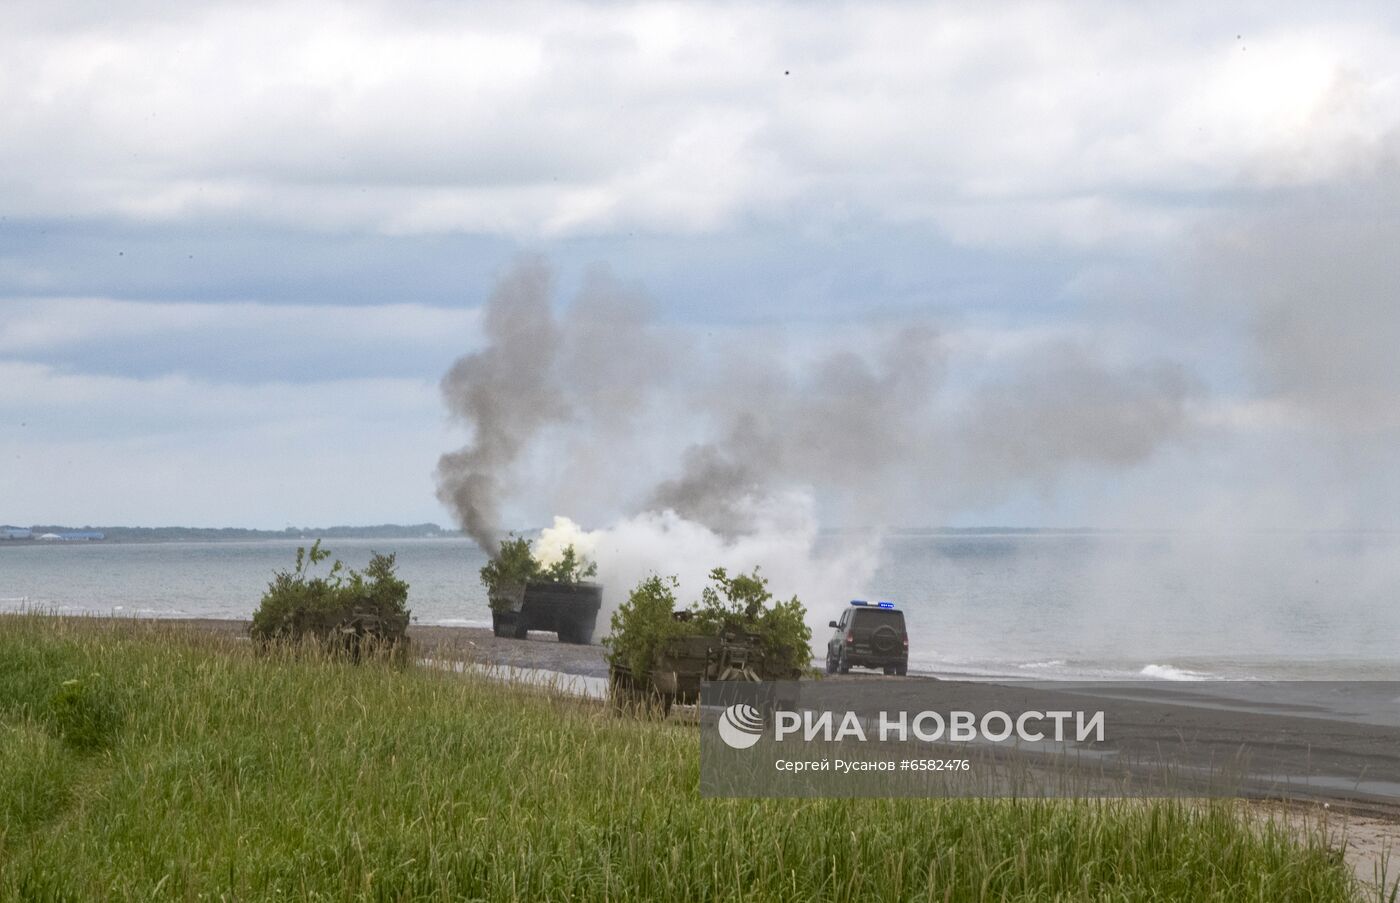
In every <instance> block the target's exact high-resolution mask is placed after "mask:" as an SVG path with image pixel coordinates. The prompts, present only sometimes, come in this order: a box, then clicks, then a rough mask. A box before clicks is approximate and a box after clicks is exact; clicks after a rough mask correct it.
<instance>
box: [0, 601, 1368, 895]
mask: <svg viewBox="0 0 1400 903" xmlns="http://www.w3.org/2000/svg"><path fill="white" fill-rule="evenodd" d="M697 746H698V744H697V741H696V737H695V734H694V729H693V728H691V727H687V726H686V725H683V724H678V723H668V724H649V723H639V722H632V721H627V720H622V719H619V718H616V717H614V716H612V715H610V714H608V713H607V711H606V710H605V709H604V708H602V707H600V706H595V705H590V704H586V703H582V702H575V701H570V700H567V699H562V698H552V697H550V696H548V695H545V694H542V693H539V692H534V691H529V690H526V689H516V688H507V687H503V686H500V685H497V684H491V683H488V682H485V681H482V680H476V679H471V678H463V677H461V676H453V675H447V674H440V673H435V672H430V671H426V670H423V669H413V668H410V669H407V670H396V669H394V668H392V667H390V666H387V665H377V664H371V665H364V666H359V667H355V666H350V665H344V664H338V663H334V662H327V661H317V660H311V659H309V658H301V659H294V658H278V659H270V658H260V657H258V656H256V655H255V654H253V652H252V650H251V649H250V648H248V644H246V643H244V644H238V643H234V642H231V641H229V640H226V639H219V638H215V637H199V636H196V635H191V634H188V633H177V632H173V631H171V630H169V629H168V628H161V627H159V626H153V625H141V624H130V625H118V626H115V627H114V626H110V625H101V626H100V625H97V624H93V623H85V622H81V621H77V622H74V621H63V620H58V619H49V618H43V617H38V616H0V899H60V898H73V899H119V900H125V899H138V898H139V899H152V898H155V899H187V898H197V897H206V898H210V899H221V898H222V899H230V900H232V899H238V900H249V899H269V898H273V899H278V898H280V899H296V900H301V899H330V900H340V899H375V900H378V899H384V900H416V899H463V898H465V899H485V900H546V899H557V900H565V899H575V900H603V899H607V900H668V899H686V900H692V899H693V900H700V899H714V900H718V899H725V900H737V899H744V900H818V899H821V900H827V899H832V900H910V899H934V900H950V899H951V900H1053V899H1073V900H1079V899H1106V900H1107V899H1111V900H1204V899H1220V900H1261V901H1264V900H1268V901H1274V900H1350V899H1353V896H1352V894H1353V889H1352V886H1351V883H1350V881H1351V879H1350V878H1349V876H1348V874H1347V872H1346V871H1345V869H1344V868H1343V867H1342V866H1341V865H1340V864H1339V862H1338V860H1337V858H1336V857H1335V856H1334V855H1332V854H1331V853H1330V852H1328V851H1327V850H1326V849H1325V848H1324V847H1323V846H1322V845H1321V843H1320V842H1319V843H1315V844H1313V845H1308V844H1306V843H1305V844H1302V845H1300V844H1299V843H1298V841H1297V838H1296V837H1293V836H1291V835H1288V834H1286V833H1284V831H1282V830H1281V829H1275V828H1271V827H1269V826H1264V825H1255V826H1253V827H1248V826H1247V825H1246V823H1245V822H1243V821H1241V820H1240V819H1239V817H1238V816H1237V815H1236V814H1235V812H1234V810H1233V809H1232V808H1231V807H1230V806H1228V805H1224V804H1222V805H1212V806H1185V805H1181V804H1175V803H1155V804H1141V803H1113V802H1110V803H1099V802H1052V803H1026V802H1013V801H986V802H984V801H953V802H926V801H884V800H880V801H856V802H848V801H837V800H816V801H788V800H779V801H750V800H702V799H700V798H699V796H698V794H697V792H696V785H697V780H698V763H697V757H698V753H697Z"/></svg>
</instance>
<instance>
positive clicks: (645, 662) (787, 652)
mask: <svg viewBox="0 0 1400 903" xmlns="http://www.w3.org/2000/svg"><path fill="white" fill-rule="evenodd" d="M710 580H711V582H712V584H713V585H712V586H707V587H705V589H704V590H703V591H702V592H701V594H700V602H699V603H698V604H695V605H691V606H690V607H689V608H688V609H686V610H684V611H683V612H681V613H680V614H681V617H680V618H679V619H678V618H677V617H676V616H675V614H674V613H675V612H676V592H675V591H676V589H677V588H678V587H679V582H678V581H677V580H676V578H675V577H658V576H654V575H653V576H651V577H648V578H647V579H646V580H643V581H642V582H641V583H639V584H637V587H636V588H635V589H633V590H632V592H631V594H630V595H629V596H628V597H627V601H626V602H624V603H622V605H620V606H618V609H617V611H615V612H614V613H613V616H612V632H611V633H610V634H609V635H608V636H607V638H606V639H604V640H603V645H605V646H607V647H608V650H609V652H608V661H609V662H610V663H612V664H614V665H619V666H623V667H627V668H630V669H631V670H632V672H633V673H635V674H641V673H645V672H646V671H647V670H649V669H650V668H651V664H652V662H653V660H654V659H655V657H656V654H657V652H658V650H659V649H660V647H661V645H662V644H663V643H664V642H665V641H666V640H668V639H670V638H672V637H676V636H694V635H704V636H720V635H722V634H726V633H740V634H750V635H753V636H755V637H756V638H757V642H758V644H759V646H760V648H762V650H763V653H764V657H765V658H766V660H767V662H766V665H765V668H764V670H765V672H767V673H768V674H770V675H778V674H786V675H788V676H791V677H793V678H796V677H799V676H801V675H802V674H803V673H804V672H805V671H806V670H807V666H808V663H809V662H810V661H811V657H812V650H811V642H812V631H811V630H810V629H809V628H808V627H807V622H806V609H804V608H803V607H802V603H801V602H800V601H798V599H797V597H796V596H793V597H792V598H791V599H789V600H787V601H786V602H777V603H774V602H773V594H772V593H770V592H769V591H768V580H767V579H766V578H764V577H763V576H761V575H760V574H759V571H758V568H754V571H753V573H752V574H738V575H736V576H734V577H730V576H729V573H728V572H727V571H726V570H725V569H724V568H715V569H714V570H712V571H710Z"/></svg>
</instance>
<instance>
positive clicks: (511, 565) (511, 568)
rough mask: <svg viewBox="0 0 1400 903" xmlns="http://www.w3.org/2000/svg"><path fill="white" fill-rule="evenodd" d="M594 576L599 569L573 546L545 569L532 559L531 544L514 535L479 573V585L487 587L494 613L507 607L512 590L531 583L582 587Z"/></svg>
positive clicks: (533, 556)
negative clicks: (537, 581)
mask: <svg viewBox="0 0 1400 903" xmlns="http://www.w3.org/2000/svg"><path fill="white" fill-rule="evenodd" d="M597 573H598V565H597V564H595V563H594V562H591V561H587V560H586V559H584V558H583V557H582V556H580V555H579V554H578V553H577V552H576V551H575V550H574V547H573V546H566V547H565V549H564V554H563V555H561V556H560V557H559V560H558V561H556V562H554V564H552V565H549V566H548V567H545V566H544V565H542V564H540V563H539V561H537V560H536V559H535V555H534V552H533V551H532V550H531V548H530V540H528V539H526V538H525V537H523V536H516V535H514V534H511V538H510V539H507V540H506V541H505V542H503V543H501V550H500V551H499V552H497V553H496V555H495V557H494V558H492V559H491V560H490V561H488V562H486V564H485V565H484V566H483V567H482V568H481V571H480V574H481V585H482V586H484V587H486V596H487V599H488V601H489V602H490V605H491V608H492V609H493V610H497V609H500V608H503V607H506V606H507V605H508V604H509V599H510V597H509V594H508V590H509V589H511V588H515V587H520V586H524V585H525V584H526V583H529V582H531V581H534V580H548V581H552V582H554V583H582V582H583V581H584V580H587V579H588V578H589V577H593V576H596V575H597Z"/></svg>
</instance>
